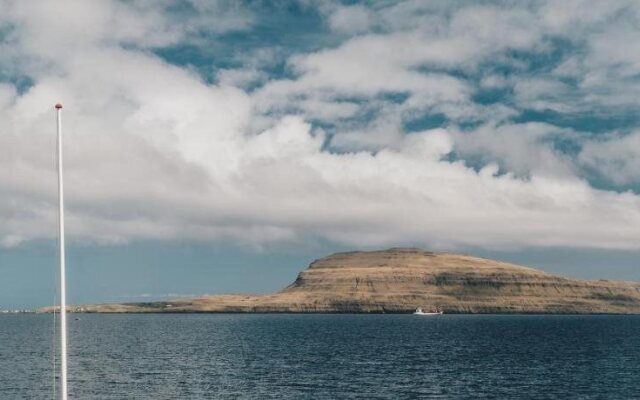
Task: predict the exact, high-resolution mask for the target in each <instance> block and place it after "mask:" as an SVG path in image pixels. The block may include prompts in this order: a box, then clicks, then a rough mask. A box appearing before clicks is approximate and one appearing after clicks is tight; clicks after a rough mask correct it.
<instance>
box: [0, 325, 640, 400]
mask: <svg viewBox="0 0 640 400" xmlns="http://www.w3.org/2000/svg"><path fill="white" fill-rule="evenodd" d="M69 323H70V327H69V329H70V376H71V379H70V383H69V384H70V396H71V397H72V398H74V399H217V398H222V399H227V398H229V399H246V398H248V399H305V398H309V399H372V398H389V399H420V398H436V399H483V398H487V399H569V398H571V399H574V398H579V399H632V398H640V317H638V316H630V317H629V316H628V317H619V316H462V315H460V316H456V315H444V316H442V317H417V316H411V315H211V314H195V315H179V314H173V315H162V314H156V315H81V316H80V319H79V320H75V319H74V317H73V316H71V320H70V321H69ZM51 346H52V316H51V315H7V316H0V399H47V398H52V395H53V389H52V387H53V376H52V359H51Z"/></svg>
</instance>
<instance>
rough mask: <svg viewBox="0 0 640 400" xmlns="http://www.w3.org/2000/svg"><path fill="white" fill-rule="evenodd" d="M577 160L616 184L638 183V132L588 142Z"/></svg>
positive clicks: (639, 160)
mask: <svg viewBox="0 0 640 400" xmlns="http://www.w3.org/2000/svg"><path fill="white" fill-rule="evenodd" d="M579 161H580V162H581V163H582V164H583V165H584V166H586V167H588V168H592V169H593V170H596V171H599V172H600V173H601V174H603V175H604V176H605V177H607V178H608V179H610V180H611V181H612V182H614V183H616V184H619V185H628V184H637V183H640V175H638V172H639V171H640V132H634V133H631V134H629V135H624V136H620V135H614V136H612V137H607V138H606V139H604V140H598V141H591V142H588V143H586V144H585V145H584V146H583V148H582V151H581V152H580V155H579Z"/></svg>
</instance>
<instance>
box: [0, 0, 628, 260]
mask: <svg viewBox="0 0 640 400" xmlns="http://www.w3.org/2000/svg"><path fill="white" fill-rule="evenodd" d="M179 4H180V5H179V6H176V5H175V4H171V3H170V2H167V3H162V2H146V1H133V2H120V1H104V2H100V3H99V4H98V5H96V4H93V3H92V4H91V6H89V4H87V3H86V2H82V1H61V2H57V3H46V4H45V3H37V2H18V1H3V2H0V7H1V8H2V9H3V10H4V11H5V12H3V14H2V16H0V79H1V82H0V245H2V246H5V247H11V246H17V245H20V244H21V243H24V242H27V241H30V240H37V239H50V238H55V234H56V230H55V224H56V208H55V201H56V187H55V183H56V180H55V168H54V165H55V160H54V152H53V151H54V146H55V132H54V129H55V126H54V113H53V109H52V106H53V104H55V102H57V101H61V100H62V101H64V103H65V112H64V126H65V134H66V137H65V140H66V141H65V152H66V160H65V167H66V179H67V181H66V188H67V196H66V197H67V201H68V203H67V210H68V211H67V212H68V217H67V218H68V220H67V228H68V230H69V234H70V236H71V237H72V238H73V240H77V241H82V242H98V243H124V242H129V241H135V240H149V239H151V240H187V241H190V240H195V241H220V240H233V241H237V242H239V243H246V244H248V245H254V246H262V245H266V244H270V243H292V244H295V243H299V242H301V241H308V240H328V241H331V242H336V243H341V244H348V245H354V246H382V245H391V244H398V243H414V244H421V245H425V246H440V247H449V248H451V247H464V246H480V247H485V248H504V247H527V246H578V247H598V248H614V249H615V248H619V249H638V248H640V230H639V229H638V228H637V227H638V226H639V224H640V195H638V193H640V190H638V188H639V187H640V186H639V185H640V178H638V176H639V175H638V172H640V163H639V162H638V160H640V147H639V146H638V143H639V139H638V138H639V136H638V131H637V130H636V127H635V125H636V124H635V119H634V116H633V110H634V109H635V108H636V107H637V106H638V104H637V103H638V100H637V96H636V95H635V93H637V91H638V86H639V82H640V80H638V78H637V76H639V75H638V72H640V71H639V70H640V60H639V59H638V57H637V54H638V52H637V51H635V49H634V48H633V46H634V45H633V43H640V41H638V39H640V31H639V30H638V29H637V26H639V25H638V24H637V22H639V20H640V8H639V7H638V5H637V4H636V3H634V2H628V3H626V2H616V3H613V4H605V3H604V2H601V3H596V4H593V3H584V2H580V1H567V2H562V3H557V2H550V3H546V2H535V3H530V4H526V5H524V4H523V5H516V4H510V3H509V5H505V4H503V3H490V2H488V3H481V4H480V3H478V4H476V3H456V2H450V3H449V2H448V3H439V2H436V3H431V2H423V1H402V2H394V3H392V4H385V5H384V6H364V5H342V4H341V3H339V2H329V1H326V2H300V3H292V4H296V6H297V7H298V8H297V9H298V12H297V14H296V13H293V14H291V15H288V16H287V18H289V20H288V23H290V24H291V25H292V26H296V27H297V28H295V29H301V30H303V31H301V32H300V41H301V42H303V43H302V44H304V46H302V45H301V44H299V43H297V42H296V45H293V44H290V43H289V44H287V42H284V43H283V41H282V40H281V39H282V38H280V37H276V38H271V39H269V38H267V39H265V40H264V41H263V42H260V43H258V44H256V43H254V40H253V39H251V40H249V39H248V38H252V37H253V36H255V32H256V31H257V30H260V29H264V27H265V24H267V25H268V23H269V22H268V21H265V19H266V20H268V17H269V14H268V12H273V13H276V12H277V13H282V10H263V9H259V7H258V6H256V5H254V6H249V5H246V6H240V5H239V3H235V2H223V1H219V2H200V1H189V2H183V3H179ZM309 15H311V16H313V17H314V18H315V19H314V21H316V22H315V24H316V25H314V27H312V28H309V27H304V26H303V27H300V26H299V24H298V25H296V23H295V22H296V19H302V18H305V16H306V17H308V16H309ZM305 29H307V30H309V29H315V30H317V31H318V32H320V34H315V35H311V34H309V32H307V31H305ZM295 33H296V32H291V34H295ZM243 44H244V45H247V46H249V44H251V45H252V46H253V47H252V48H249V47H247V49H246V50H243V49H242V48H240V49H239V50H236V52H235V53H229V51H228V50H226V49H227V47H225V46H228V47H229V46H231V47H239V45H243ZM576 50H580V51H576ZM184 54H187V55H186V56H184ZM231 61H233V62H231Z"/></svg>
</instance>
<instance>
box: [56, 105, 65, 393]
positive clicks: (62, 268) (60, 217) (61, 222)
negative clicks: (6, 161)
mask: <svg viewBox="0 0 640 400" xmlns="http://www.w3.org/2000/svg"><path fill="white" fill-rule="evenodd" d="M55 108H56V114H57V117H58V118H57V119H58V206H59V208H58V212H59V213H58V227H59V229H60V231H59V245H60V398H61V399H62V400H67V282H66V276H65V273H66V272H65V254H64V187H63V179H62V104H60V103H58V104H56V106H55Z"/></svg>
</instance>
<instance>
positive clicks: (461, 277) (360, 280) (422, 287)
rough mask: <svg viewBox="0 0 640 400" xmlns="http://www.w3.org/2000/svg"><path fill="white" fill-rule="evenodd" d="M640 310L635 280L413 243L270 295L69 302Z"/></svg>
mask: <svg viewBox="0 0 640 400" xmlns="http://www.w3.org/2000/svg"><path fill="white" fill-rule="evenodd" d="M417 307H421V308H423V309H425V310H435V309H439V310H443V311H444V312H445V313H561V314H587V313H615V314H638V313H640V283H636V282H623V281H611V280H597V281H590V280H583V279H573V278H565V277H560V276H556V275H552V274H549V273H546V272H544V271H541V270H538V269H535V268H530V267H525V266H521V265H516V264H511V263H507V262H502V261H495V260H491V259H487V258H481V257H475V256H472V255H466V254H457V253H437V252H431V251H426V250H422V249H417V248H398V247H396V248H391V249H387V250H376V251H352V252H342V253H335V254H331V255H329V256H326V257H323V258H320V259H317V260H315V261H313V262H312V263H311V264H310V265H309V266H308V268H306V269H304V270H303V271H301V272H300V273H299V274H298V276H297V277H296V279H295V280H294V281H293V282H292V283H291V284H290V285H288V286H286V287H285V288H283V289H281V290H280V291H278V292H276V293H272V294H265V295H251V294H229V295H209V296H201V297H196V298H192V299H176V300H168V301H164V302H152V303H124V304H98V305H84V306H75V307H71V310H72V311H74V310H75V311H82V312H284V313H286V312H319V313H344V312H353V313H409V312H412V311H413V310H415V309H416V308H417Z"/></svg>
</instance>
